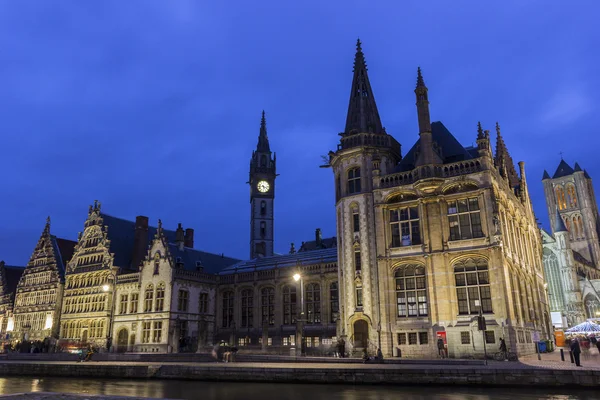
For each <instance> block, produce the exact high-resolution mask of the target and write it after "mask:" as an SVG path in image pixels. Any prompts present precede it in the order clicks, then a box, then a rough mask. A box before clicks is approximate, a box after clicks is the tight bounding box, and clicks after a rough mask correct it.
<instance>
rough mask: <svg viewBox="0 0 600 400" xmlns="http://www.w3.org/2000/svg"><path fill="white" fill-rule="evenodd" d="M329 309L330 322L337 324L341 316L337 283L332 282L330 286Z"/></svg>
mask: <svg viewBox="0 0 600 400" xmlns="http://www.w3.org/2000/svg"><path fill="white" fill-rule="evenodd" d="M329 308H330V310H329V311H330V312H329V315H330V321H331V322H332V323H335V322H336V321H337V319H338V318H339V316H340V300H339V290H338V283H337V282H331V284H330V285H329Z"/></svg>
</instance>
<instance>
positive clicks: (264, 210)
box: [260, 200, 267, 215]
mask: <svg viewBox="0 0 600 400" xmlns="http://www.w3.org/2000/svg"><path fill="white" fill-rule="evenodd" d="M266 214H267V202H266V201H264V200H263V201H261V202H260V215H266Z"/></svg>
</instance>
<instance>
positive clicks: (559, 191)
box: [554, 186, 567, 210]
mask: <svg viewBox="0 0 600 400" xmlns="http://www.w3.org/2000/svg"><path fill="white" fill-rule="evenodd" d="M554 192H555V193H556V204H557V205H558V209H559V210H564V209H566V208H567V200H566V199H565V190H564V189H563V187H562V186H557V187H556V189H554Z"/></svg>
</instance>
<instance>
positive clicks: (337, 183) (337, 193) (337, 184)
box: [335, 175, 342, 200]
mask: <svg viewBox="0 0 600 400" xmlns="http://www.w3.org/2000/svg"><path fill="white" fill-rule="evenodd" d="M341 195H342V179H341V177H340V176H339V175H338V176H336V177H335V199H336V200H339V199H340V197H341Z"/></svg>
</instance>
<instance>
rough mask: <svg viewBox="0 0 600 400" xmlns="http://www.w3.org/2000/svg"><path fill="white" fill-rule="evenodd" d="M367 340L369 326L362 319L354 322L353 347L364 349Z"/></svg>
mask: <svg viewBox="0 0 600 400" xmlns="http://www.w3.org/2000/svg"><path fill="white" fill-rule="evenodd" d="M368 340H369V324H367V321H365V320H364V319H359V320H358V321H356V322H354V347H359V348H363V349H364V348H366V347H367V344H368Z"/></svg>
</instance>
